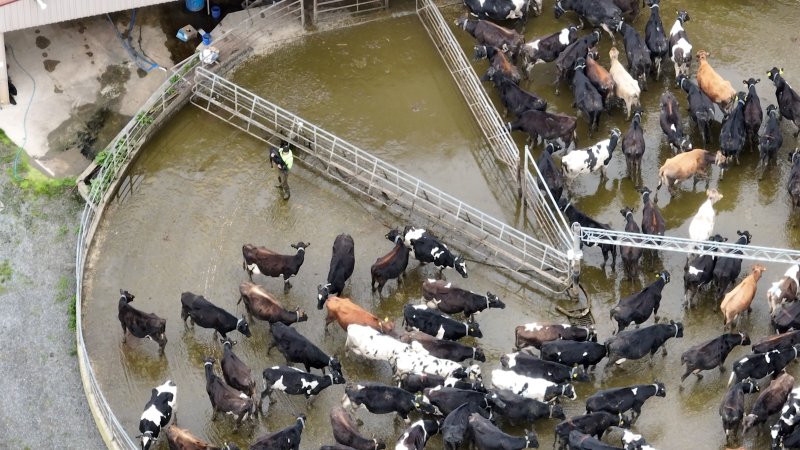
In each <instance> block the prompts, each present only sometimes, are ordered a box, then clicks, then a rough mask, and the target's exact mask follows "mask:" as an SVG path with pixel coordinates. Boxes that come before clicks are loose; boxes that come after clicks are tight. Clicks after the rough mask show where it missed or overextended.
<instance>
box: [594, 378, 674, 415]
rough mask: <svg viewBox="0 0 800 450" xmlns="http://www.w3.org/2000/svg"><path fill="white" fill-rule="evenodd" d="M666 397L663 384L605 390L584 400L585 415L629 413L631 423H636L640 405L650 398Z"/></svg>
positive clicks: (637, 385)
mask: <svg viewBox="0 0 800 450" xmlns="http://www.w3.org/2000/svg"><path fill="white" fill-rule="evenodd" d="M653 396H655V397H666V396H667V390H666V388H665V387H664V383H660V382H656V383H653V384H636V385H633V386H627V387H620V388H612V389H605V390H602V391H598V392H596V393H594V394H592V395H591V396H589V398H587V399H586V413H587V414H589V413H592V412H596V411H605V412H608V413H611V414H617V415H619V416H620V417H621V416H622V414H624V413H626V412H628V411H631V421H632V422H633V421H636V419H637V418H638V417H639V415H640V414H641V413H642V405H644V402H645V401H647V399H649V398H650V397H653Z"/></svg>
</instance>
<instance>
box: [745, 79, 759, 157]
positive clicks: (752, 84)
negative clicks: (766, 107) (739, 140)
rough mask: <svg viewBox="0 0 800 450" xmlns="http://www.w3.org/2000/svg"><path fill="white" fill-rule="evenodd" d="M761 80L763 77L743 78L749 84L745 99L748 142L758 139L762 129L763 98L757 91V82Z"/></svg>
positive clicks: (746, 84)
mask: <svg viewBox="0 0 800 450" xmlns="http://www.w3.org/2000/svg"><path fill="white" fill-rule="evenodd" d="M760 82H761V78H758V79H755V78H748V79H746V80H742V83H744V84H745V86H747V96H746V97H745V100H744V126H745V129H746V130H747V142H749V143H750V144H752V143H753V142H754V141H757V140H758V130H760V129H761V122H762V121H763V120H764V113H763V112H762V111H761V100H760V99H759V98H758V92H756V84H758V83H760Z"/></svg>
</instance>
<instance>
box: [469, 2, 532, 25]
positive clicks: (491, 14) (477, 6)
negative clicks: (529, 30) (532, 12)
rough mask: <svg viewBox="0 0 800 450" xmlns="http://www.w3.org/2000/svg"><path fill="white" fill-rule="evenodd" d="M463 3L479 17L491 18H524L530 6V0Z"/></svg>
mask: <svg viewBox="0 0 800 450" xmlns="http://www.w3.org/2000/svg"><path fill="white" fill-rule="evenodd" d="M464 5H466V6H467V8H469V10H470V12H471V13H472V14H473V15H474V16H477V17H478V18H479V19H492V20H512V19H524V18H525V15H526V14H527V13H528V10H529V9H530V8H531V3H530V0H489V1H477V0H464ZM538 14H541V11H539V12H538V13H537V15H538Z"/></svg>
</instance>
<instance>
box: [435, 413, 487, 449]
mask: <svg viewBox="0 0 800 450" xmlns="http://www.w3.org/2000/svg"><path fill="white" fill-rule="evenodd" d="M473 413H478V414H481V415H487V414H488V413H487V412H486V411H485V410H483V409H482V408H481V407H479V406H478V405H477V404H475V403H464V404H463V405H461V406H459V407H458V408H456V409H454V410H453V411H451V412H450V414H448V415H447V417H445V418H444V420H443V421H442V426H441V427H440V431H441V432H442V440H443V441H444V449H445V450H458V448H459V447H460V446H461V444H462V443H466V441H468V438H469V436H468V435H467V432H468V431H469V416H470V415H472V414H473Z"/></svg>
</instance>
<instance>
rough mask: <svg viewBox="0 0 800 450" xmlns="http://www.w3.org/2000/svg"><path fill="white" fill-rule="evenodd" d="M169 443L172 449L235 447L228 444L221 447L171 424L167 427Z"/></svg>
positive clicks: (223, 449) (225, 449)
mask: <svg viewBox="0 0 800 450" xmlns="http://www.w3.org/2000/svg"><path fill="white" fill-rule="evenodd" d="M166 433H167V443H168V444H169V448H170V450H232V449H233V447H231V446H228V445H227V444H226V445H225V446H224V447H222V448H220V447H217V446H216V445H212V444H209V443H208V442H205V441H204V440H202V439H200V438H198V437H196V436H195V435H193V434H192V433H190V432H189V430H185V429H183V428H178V427H177V426H175V425H174V424H173V425H170V426H169V427H168V428H167V429H166Z"/></svg>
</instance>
